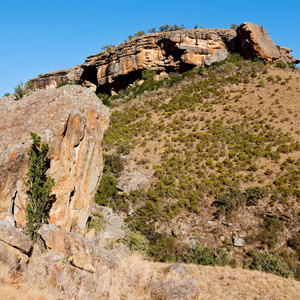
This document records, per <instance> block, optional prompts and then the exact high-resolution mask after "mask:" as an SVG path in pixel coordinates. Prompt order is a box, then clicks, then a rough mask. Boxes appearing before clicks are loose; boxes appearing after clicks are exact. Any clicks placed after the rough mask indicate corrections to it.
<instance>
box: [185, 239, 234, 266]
mask: <svg viewBox="0 0 300 300" xmlns="http://www.w3.org/2000/svg"><path fill="white" fill-rule="evenodd" d="M183 261H184V262H186V263H194V264H197V265H204V266H215V265H219V266H226V265H228V264H229V260H228V255H227V251H226V250H225V249H221V248H220V249H216V251H213V250H212V249H211V248H210V247H204V248H202V247H201V245H200V244H199V243H196V245H195V246H194V247H190V248H188V249H187V250H186V251H185V255H184V257H183Z"/></svg>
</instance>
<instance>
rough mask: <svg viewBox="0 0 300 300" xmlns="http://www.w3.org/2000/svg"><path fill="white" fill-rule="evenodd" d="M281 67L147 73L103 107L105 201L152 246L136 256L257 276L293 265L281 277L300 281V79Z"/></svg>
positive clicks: (240, 65) (241, 63)
mask: <svg viewBox="0 0 300 300" xmlns="http://www.w3.org/2000/svg"><path fill="white" fill-rule="evenodd" d="M282 67H283V66H282V65H280V64H277V67H274V66H270V65H265V64H264V63H262V62H260V61H254V62H251V61H245V60H243V59H241V58H239V56H237V55H233V56H231V58H229V59H227V60H225V61H224V62H222V63H218V64H215V65H214V66H213V67H212V68H200V69H195V70H193V71H189V72H187V73H184V74H183V75H180V74H171V76H170V77H168V78H166V79H164V80H161V81H155V80H154V74H153V73H151V72H149V71H147V72H144V80H143V81H141V82H136V83H135V84H134V85H133V86H132V87H131V88H129V89H127V90H126V91H124V92H121V93H120V94H118V95H116V96H113V97H111V98H105V97H104V98H103V99H104V100H103V101H104V103H107V104H110V105H111V124H110V127H109V129H108V131H107V133H106V134H105V137H104V145H103V147H104V150H105V151H106V161H107V162H106V167H105V168H104V176H103V178H102V181H101V183H100V186H99V189H98V195H96V202H97V203H98V204H101V205H108V206H111V207H112V208H114V209H115V210H117V211H118V212H119V213H120V214H122V216H123V217H124V218H125V220H126V223H127V224H128V226H129V228H130V229H131V231H132V232H133V233H135V232H138V233H139V234H141V238H145V239H146V243H148V244H147V245H148V247H147V249H146V250H145V249H144V247H141V245H140V244H139V242H138V241H132V240H131V241H130V243H131V244H130V245H131V247H132V248H134V249H138V248H140V247H141V248H143V250H144V251H146V252H147V253H148V255H150V256H152V257H154V258H155V259H156V260H158V261H174V260H175V261H181V262H182V261H183V262H195V263H200V264H201V263H202V264H212V265H215V264H221V265H226V264H230V265H232V266H240V267H241V266H244V267H248V268H258V266H257V261H258V260H259V259H260V258H261V255H262V256H263V255H271V257H275V258H277V259H279V260H280V261H284V262H285V263H286V264H287V265H286V270H285V271H286V272H287V273H285V271H283V273H282V274H281V275H283V276H289V275H291V274H292V273H293V276H295V277H298V276H299V229H300V227H299V213H300V211H299V208H300V206H299V199H300V198H299V197H300V193H299V192H300V186H299V179H300V177H299V176H300V169H299V167H300V152H299V151H300V132H299V128H300V119H299V113H300V102H299V99H300V90H299V87H300V85H299V80H300V74H299V71H298V70H297V69H296V70H291V69H289V70H287V69H283V68H282ZM176 82H177V83H176ZM151 90H152V91H151ZM101 97H103V96H101ZM123 164H124V166H125V169H124V170H123V171H122V168H123V166H122V165H123ZM134 174H135V175H134ZM128 176H129V177H128ZM128 178H131V179H128ZM138 178H139V179H138ZM141 178H144V180H141ZM126 180H127V183H126ZM134 180H136V182H138V184H137V183H134ZM124 181H125V183H126V184H127V186H126V184H124V183H123V184H120V183H122V182H124ZM117 182H119V185H118V187H119V189H120V190H123V193H120V192H119V193H117ZM138 185H140V186H144V187H143V188H140V189H136V188H137V186H138ZM124 186H125V188H124ZM130 190H131V191H130ZM205 247H208V248H205ZM203 249H209V250H207V251H208V253H210V254H209V255H210V258H203V259H201V258H199V255H200V254H199V253H202V254H201V255H204V254H203V252H201V251H204V250H203ZM201 255H200V256H201ZM288 270H290V271H288ZM279 273H280V272H279Z"/></svg>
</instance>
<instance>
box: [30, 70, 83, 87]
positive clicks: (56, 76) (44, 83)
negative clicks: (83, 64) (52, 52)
mask: <svg viewBox="0 0 300 300" xmlns="http://www.w3.org/2000/svg"><path fill="white" fill-rule="evenodd" d="M82 71H83V70H82V69H81V68H80V67H75V68H70V69H65V70H59V71H54V72H51V73H47V74H41V75H39V76H37V77H35V78H33V79H31V83H32V85H33V87H34V88H36V89H43V90H50V89H53V88H56V87H57V85H58V84H59V83H63V82H66V83H69V82H72V81H75V82H77V81H79V79H80V76H81V74H82Z"/></svg>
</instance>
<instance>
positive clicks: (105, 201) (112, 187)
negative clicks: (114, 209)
mask: <svg viewBox="0 0 300 300" xmlns="http://www.w3.org/2000/svg"><path fill="white" fill-rule="evenodd" d="M117 193H118V189H117V178H116V177H114V176H111V175H108V174H106V175H103V177H102V178H101V181H100V184H99V187H98V190H97V193H96V196H95V201H96V203H97V204H99V205H103V206H112V205H113V203H112V202H113V200H114V198H115V196H116V195H117Z"/></svg>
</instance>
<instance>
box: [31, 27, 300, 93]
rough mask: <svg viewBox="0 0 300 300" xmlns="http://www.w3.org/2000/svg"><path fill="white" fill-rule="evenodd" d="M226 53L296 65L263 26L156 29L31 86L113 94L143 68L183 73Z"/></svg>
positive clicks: (216, 60) (39, 80) (224, 55)
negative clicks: (72, 85)
mask: <svg viewBox="0 0 300 300" xmlns="http://www.w3.org/2000/svg"><path fill="white" fill-rule="evenodd" d="M228 51H234V52H237V53H240V54H241V55H242V56H244V57H245V58H246V59H253V58H259V59H261V60H265V61H276V60H278V59H281V60H283V61H285V62H290V63H299V62H300V61H299V60H298V59H296V58H294V57H293V56H292V55H291V54H290V52H291V50H290V49H288V48H284V47H280V46H276V45H275V44H274V43H273V41H272V39H271V38H270V36H269V35H268V33H267V31H266V30H265V29H264V27H262V26H260V25H256V24H252V23H249V22H245V23H242V24H241V25H240V26H239V27H238V28H237V29H236V30H235V29H206V28H200V29H191V30H180V31H173V32H157V33H152V34H148V35H144V36H140V37H135V38H133V39H131V40H129V41H126V42H124V43H121V44H120V45H119V46H117V47H115V48H113V49H111V50H109V51H108V50H107V51H103V52H100V53H98V54H95V55H91V56H89V57H88V58H87V59H86V61H85V63H84V64H82V65H78V66H76V67H75V68H73V69H68V70H62V71H57V72H53V73H49V74H43V75H40V76H38V77H36V78H34V79H33V85H34V87H35V88H42V89H49V88H52V87H54V86H56V84H57V83H59V82H61V81H67V82H69V81H71V80H75V81H76V82H78V83H79V84H81V85H83V86H86V87H89V88H90V89H92V90H93V91H94V92H104V93H113V92H115V91H118V90H120V89H125V88H126V87H127V86H128V85H129V84H131V83H133V82H134V81H135V80H136V79H137V78H140V77H141V73H142V71H143V70H144V69H151V70H154V71H156V72H157V73H165V72H167V73H169V72H172V71H178V72H184V71H186V70H189V69H191V68H193V67H195V66H199V67H201V66H209V65H210V64H211V63H213V62H218V61H222V60H224V59H225V58H226V57H227V55H228Z"/></svg>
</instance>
